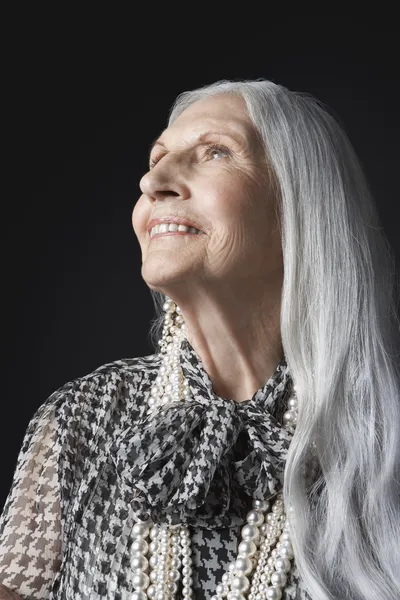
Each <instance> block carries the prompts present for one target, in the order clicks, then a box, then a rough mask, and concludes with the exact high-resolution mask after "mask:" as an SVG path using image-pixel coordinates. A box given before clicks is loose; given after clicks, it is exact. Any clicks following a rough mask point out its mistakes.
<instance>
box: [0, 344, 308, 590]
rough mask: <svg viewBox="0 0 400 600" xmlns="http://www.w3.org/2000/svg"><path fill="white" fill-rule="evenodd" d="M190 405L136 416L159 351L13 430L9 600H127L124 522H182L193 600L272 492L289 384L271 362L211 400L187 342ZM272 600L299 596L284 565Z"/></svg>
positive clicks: (53, 400)
mask: <svg viewBox="0 0 400 600" xmlns="http://www.w3.org/2000/svg"><path fill="white" fill-rule="evenodd" d="M180 360H181V365H182V369H183V372H184V375H185V377H186V378H187V379H188V381H189V385H190V389H191V392H192V395H193V400H191V401H190V402H186V403H180V404H175V405H171V406H169V407H164V408H163V409H162V410H161V411H158V412H157V414H155V415H152V416H150V417H149V416H146V410H147V404H146V402H147V397H148V394H149V392H150V388H151V385H152V383H153V381H154V379H155V378H156V376H157V374H158V368H159V366H160V355H158V354H152V355H149V356H145V357H140V358H131V359H126V360H117V361H115V362H112V363H109V364H106V365H103V366H101V367H99V368H98V369H96V370H95V371H93V372H92V373H90V374H88V375H85V376H83V377H79V378H77V379H75V380H73V381H70V382H68V383H66V384H65V385H63V386H61V387H60V388H59V389H58V390H56V391H55V392H54V393H53V394H51V395H50V396H49V398H48V399H47V400H46V401H45V402H44V404H42V406H41V407H40V408H39V409H38V410H37V412H36V413H35V415H34V416H33V418H32V420H31V422H30V423H29V426H28V428H27V431H26V434H25V438H24V441H23V444H22V448H21V451H20V455H19V458H18V463H17V467H16V471H15V475H14V480H13V483H12V487H11V490H10V492H9V495H8V497H7V500H6V503H5V506H4V510H3V513H2V515H1V518H0V583H3V584H4V585H6V586H8V587H10V588H11V589H13V590H15V591H16V592H18V593H19V594H20V595H21V596H22V598H30V599H35V600H40V599H44V598H46V599H57V600H61V599H62V600H64V599H65V600H86V599H90V600H100V599H104V598H107V599H115V600H128V599H129V598H130V593H131V592H132V591H133V586H132V569H131V568H130V547H131V544H132V537H131V533H132V527H133V524H134V523H135V522H136V521H137V520H138V519H148V518H151V519H152V520H153V522H155V523H163V522H164V523H165V522H167V523H178V522H182V523H185V524H186V525H187V526H188V527H189V529H190V531H191V534H192V537H191V539H192V551H193V557H192V558H193V580H194V588H195V597H196V599H197V600H208V599H209V598H210V597H211V596H212V595H213V593H215V588H216V586H217V585H218V583H220V582H221V577H222V575H223V573H224V572H225V571H226V569H227V567H228V564H229V563H230V562H231V561H232V560H234V559H235V556H236V551H237V544H238V539H239V534H240V529H241V527H242V526H243V524H244V523H245V516H246V513H247V511H248V510H249V509H250V506H251V499H252V497H255V498H259V499H263V498H272V497H273V496H274V495H276V493H277V492H278V491H279V490H280V489H281V488H282V481H283V470H284V464H285V457H286V452H287V449H288V446H289V443H290V438H291V434H290V433H289V432H288V431H287V430H286V428H285V427H284V426H283V425H282V415H283V412H284V411H285V410H286V409H287V399H288V397H289V395H290V393H291V391H292V388H291V386H292V380H291V377H290V374H289V371H288V367H287V363H286V361H285V359H283V360H282V361H281V362H280V363H279V364H278V365H277V368H276V371H275V373H274V374H273V375H272V377H271V378H270V379H269V380H268V381H267V382H266V383H265V384H264V385H263V387H262V388H260V389H259V390H258V391H257V392H256V393H255V394H254V395H253V397H252V398H251V399H250V400H247V401H245V402H240V403H238V402H234V401H233V400H231V399H228V398H221V397H219V396H217V395H216V394H215V392H214V390H213V386H212V382H211V380H210V378H209V376H208V374H207V372H206V371H205V369H204V366H203V364H202V362H201V359H200V357H199V355H198V354H197V353H196V352H195V350H194V349H193V347H192V346H191V345H190V343H189V342H188V341H187V340H184V342H183V343H182V352H181V359H180ZM282 598H283V600H306V599H308V598H309V597H308V595H307V594H306V592H305V591H304V589H303V587H302V583H301V580H300V578H299V574H298V571H297V567H296V563H295V561H294V562H293V569H292V572H291V573H290V574H289V576H288V585H287V588H286V590H285V592H284V594H283V596H282Z"/></svg>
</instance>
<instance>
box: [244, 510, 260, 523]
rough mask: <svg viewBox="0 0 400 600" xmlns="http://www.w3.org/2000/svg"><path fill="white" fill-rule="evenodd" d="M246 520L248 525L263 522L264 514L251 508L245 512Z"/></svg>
mask: <svg viewBox="0 0 400 600" xmlns="http://www.w3.org/2000/svg"><path fill="white" fill-rule="evenodd" d="M247 522H248V524H249V525H257V526H258V525H261V524H262V523H263V522H264V515H263V514H262V512H259V511H258V510H251V511H250V512H249V513H248V514H247Z"/></svg>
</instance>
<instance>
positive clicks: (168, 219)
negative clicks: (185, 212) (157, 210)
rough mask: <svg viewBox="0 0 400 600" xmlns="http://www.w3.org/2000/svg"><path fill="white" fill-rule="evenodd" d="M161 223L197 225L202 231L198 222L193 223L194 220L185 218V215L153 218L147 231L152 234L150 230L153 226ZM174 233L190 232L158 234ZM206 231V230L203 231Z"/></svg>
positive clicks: (170, 232) (169, 232) (171, 232)
mask: <svg viewBox="0 0 400 600" xmlns="http://www.w3.org/2000/svg"><path fill="white" fill-rule="evenodd" d="M161 223H176V224H177V225H186V227H195V228H196V229H199V230H200V231H202V229H201V227H199V226H198V225H197V224H196V223H193V222H192V221H189V220H188V219H185V218H184V217H172V216H170V217H168V216H165V217H160V218H159V219H151V221H149V224H148V225H147V232H148V233H149V235H150V231H151V230H152V228H153V227H154V225H158V224H161ZM173 233H188V232H186V231H179V232H178V231H176V232H175V231H168V232H167V233H161V234H160V233H159V234H157V235H168V234H170V235H171V234H173ZM202 233H204V232H202Z"/></svg>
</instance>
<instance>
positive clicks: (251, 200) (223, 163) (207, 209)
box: [132, 95, 282, 295]
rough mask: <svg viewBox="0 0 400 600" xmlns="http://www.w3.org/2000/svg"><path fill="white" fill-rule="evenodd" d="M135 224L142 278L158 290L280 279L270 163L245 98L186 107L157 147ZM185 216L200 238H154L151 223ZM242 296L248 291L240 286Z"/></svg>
mask: <svg viewBox="0 0 400 600" xmlns="http://www.w3.org/2000/svg"><path fill="white" fill-rule="evenodd" d="M140 188H141V191H142V195H141V196H140V198H139V200H138V202H137V203H136V205H135V207H134V210H133V215H132V223H133V228H134V230H135V233H136V236H137V238H138V240H139V243H140V246H141V251H142V276H143V278H144V280H145V282H146V283H147V284H148V286H149V287H150V288H152V289H154V290H156V291H161V292H164V293H166V294H167V295H168V292H169V291H172V290H173V289H174V288H175V289H179V286H182V285H184V286H185V287H186V288H187V287H188V286H192V287H191V289H193V290H195V289H196V287H198V286H203V287H206V288H207V287H208V289H209V291H212V288H213V286H219V285H221V284H224V283H226V284H227V285H229V286H231V287H232V288H233V291H234V288H235V286H242V285H243V284H246V283H248V284H256V283H257V282H260V283H261V284H263V283H265V282H266V281H268V280H271V279H274V278H275V277H276V276H279V277H280V276H281V275H282V252H281V238H280V232H279V230H278V223H277V215H276V213H275V204H276V202H275V198H274V197H273V192H272V188H271V183H270V179H269V175H268V165H267V161H266V157H265V154H264V151H263V148H262V146H261V144H260V142H259V140H258V137H257V135H256V131H255V129H254V126H253V124H252V122H251V121H250V118H249V117H248V115H247V111H246V106H245V102H244V100H243V99H242V98H240V97H236V96H230V95H218V96H213V97H209V98H206V99H202V100H199V101H197V102H195V103H194V104H192V105H191V106H190V107H189V108H187V109H186V110H185V111H184V112H183V113H182V114H181V115H180V116H179V117H178V118H177V119H176V121H175V122H174V123H173V124H172V125H171V126H170V127H168V128H167V129H166V130H165V131H164V132H163V133H162V135H161V136H160V138H159V139H158V141H157V142H156V143H155V144H154V146H153V148H152V150H151V154H150V169H149V171H148V172H147V173H146V174H145V175H144V176H143V177H142V179H141V181H140ZM168 217H183V218H186V219H188V220H189V221H190V222H191V223H193V224H194V226H195V227H196V228H197V229H200V230H201V231H202V232H204V233H203V234H201V235H196V234H191V233H184V234H178V235H176V234H175V235H174V234H171V233H167V234H164V235H156V236H155V237H153V238H151V237H150V232H149V231H148V227H149V222H150V221H151V220H152V219H158V218H161V219H164V218H168ZM241 291H243V288H241Z"/></svg>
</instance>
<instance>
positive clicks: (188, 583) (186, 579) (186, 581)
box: [182, 577, 193, 587]
mask: <svg viewBox="0 0 400 600" xmlns="http://www.w3.org/2000/svg"><path fill="white" fill-rule="evenodd" d="M182 585H183V586H184V587H192V585H193V579H192V577H183V578H182Z"/></svg>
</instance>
